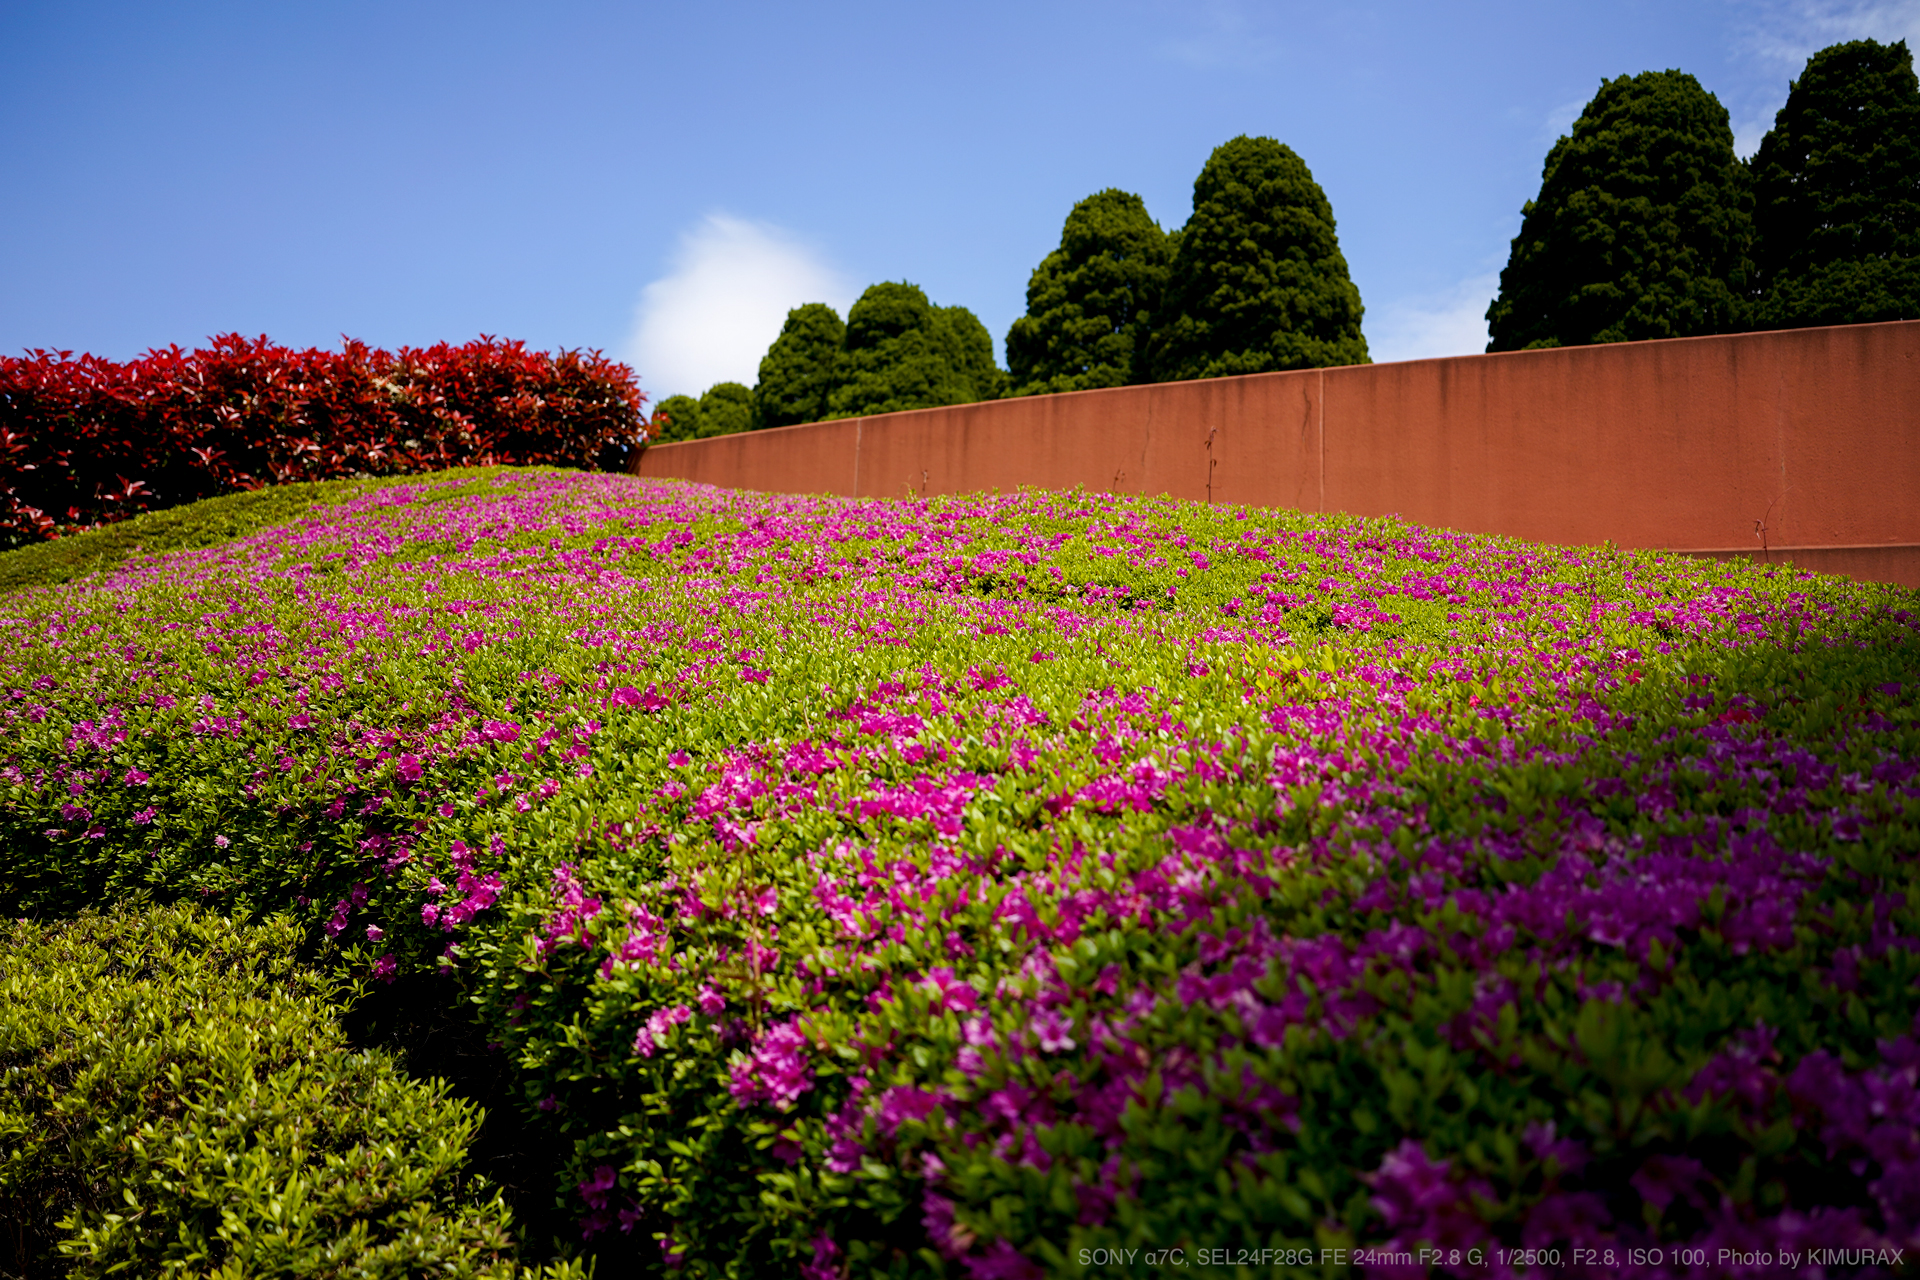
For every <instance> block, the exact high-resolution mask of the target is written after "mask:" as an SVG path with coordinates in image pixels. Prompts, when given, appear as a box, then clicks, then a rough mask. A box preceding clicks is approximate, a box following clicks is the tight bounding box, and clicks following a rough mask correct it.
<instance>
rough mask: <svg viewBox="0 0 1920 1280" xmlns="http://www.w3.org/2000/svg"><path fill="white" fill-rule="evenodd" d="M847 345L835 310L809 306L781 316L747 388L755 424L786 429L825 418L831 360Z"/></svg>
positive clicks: (844, 331) (831, 378)
mask: <svg viewBox="0 0 1920 1280" xmlns="http://www.w3.org/2000/svg"><path fill="white" fill-rule="evenodd" d="M846 343H847V326H846V325H845V324H843V323H842V322H841V320H840V314H839V312H837V311H835V310H834V309H833V308H832V307H829V306H827V305H826V304H825V303H823V302H809V303H807V304H806V305H805V306H803V307H795V308H794V309H793V310H791V311H789V312H787V322H786V324H784V325H782V326H781V328H780V336H779V337H777V338H775V339H774V340H773V345H772V346H771V347H769V348H767V354H766V356H765V358H763V359H762V360H761V361H760V382H759V384H758V385H757V386H755V387H754V389H753V399H754V408H755V410H756V412H757V415H758V421H757V422H756V424H755V425H756V426H760V427H789V426H793V425H794V424H796V423H801V422H818V421H820V420H821V419H822V418H824V417H826V416H827V412H828V410H827V393H828V392H830V391H831V390H832V389H833V376H834V371H833V366H834V361H836V360H837V359H839V357H840V352H841V351H842V349H844V348H845V346H846Z"/></svg>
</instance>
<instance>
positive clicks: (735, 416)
mask: <svg viewBox="0 0 1920 1280" xmlns="http://www.w3.org/2000/svg"><path fill="white" fill-rule="evenodd" d="M752 429H753V392H751V391H749V390H748V389H747V388H746V385H745V384H744V383H739V382H716V383H714V384H713V385H712V386H710V387H708V388H707V392H706V394H705V395H703V396H701V397H700V430H699V438H701V439H706V438H707V437H709V436H730V435H733V434H734V433H735V432H739V431H750V430H752Z"/></svg>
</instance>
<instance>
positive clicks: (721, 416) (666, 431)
mask: <svg viewBox="0 0 1920 1280" xmlns="http://www.w3.org/2000/svg"><path fill="white" fill-rule="evenodd" d="M652 425H653V427H654V429H655V430H656V431H657V432H658V434H656V435H655V436H654V437H653V440H652V443H654V444H672V443H674V442H675V441H676V440H705V439H707V438H708V437H710V436H727V435H732V434H733V433H734V432H736V431H746V430H748V429H749V428H751V427H752V426H753V392H751V391H749V390H747V389H746V387H745V386H743V385H741V384H740V383H738V382H716V383H714V384H713V385H712V386H711V387H708V388H707V391H706V394H705V395H703V396H701V397H700V398H699V399H698V400H695V399H694V398H693V397H692V396H668V397H667V398H666V399H664V400H662V401H661V402H660V403H659V404H657V405H655V406H654V414H653V424H652Z"/></svg>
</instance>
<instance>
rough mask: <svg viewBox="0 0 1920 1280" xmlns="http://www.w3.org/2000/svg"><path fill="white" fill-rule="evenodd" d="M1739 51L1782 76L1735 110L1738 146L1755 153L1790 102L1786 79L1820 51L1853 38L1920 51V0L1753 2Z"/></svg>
mask: <svg viewBox="0 0 1920 1280" xmlns="http://www.w3.org/2000/svg"><path fill="white" fill-rule="evenodd" d="M1739 8H1740V9H1742V10H1743V11H1744V13H1745V18H1744V20H1743V21H1742V22H1741V23H1740V25H1739V28H1738V34H1737V36H1736V47H1737V48H1738V49H1739V51H1740V52H1742V53H1744V54H1746V55H1747V56H1748V57H1750V58H1752V59H1754V60H1755V61H1757V62H1759V63H1761V64H1762V65H1763V66H1765V67H1766V68H1767V70H1768V71H1769V72H1771V73H1773V74H1774V75H1776V76H1778V78H1779V79H1778V85H1779V87H1778V89H1777V90H1775V91H1774V92H1771V93H1769V94H1767V95H1765V97H1764V98H1761V99H1758V100H1756V101H1753V102H1750V103H1746V104H1743V108H1742V109H1740V110H1737V111H1735V112H1734V122H1733V149H1734V150H1735V151H1737V152H1739V153H1740V154H1741V155H1742V156H1751V155H1752V154H1753V153H1754V152H1755V151H1758V150H1759V149H1760V139H1762V138H1763V137H1765V136H1766V133H1767V130H1769V129H1771V128H1773V117H1774V113H1775V112H1777V111H1779V110H1780V108H1781V107H1782V106H1784V105H1785V104H1786V101H1787V82H1788V81H1789V80H1791V79H1793V78H1795V77H1797V76H1798V75H1799V74H1800V71H1801V69H1802V68H1803V67H1805V66H1806V63H1807V58H1808V56H1809V55H1811V54H1813V53H1814V52H1815V51H1817V50H1820V49H1824V48H1826V47H1827V46H1828V45H1831V44H1840V43H1842V42H1844V41H1848V40H1878V41H1880V42H1881V43H1883V44H1891V43H1893V42H1894V41H1896V40H1905V41H1906V42H1907V45H1908V47H1909V48H1913V49H1915V50H1916V52H1920V0H1748V2H1746V3H1742V4H1740V5H1739Z"/></svg>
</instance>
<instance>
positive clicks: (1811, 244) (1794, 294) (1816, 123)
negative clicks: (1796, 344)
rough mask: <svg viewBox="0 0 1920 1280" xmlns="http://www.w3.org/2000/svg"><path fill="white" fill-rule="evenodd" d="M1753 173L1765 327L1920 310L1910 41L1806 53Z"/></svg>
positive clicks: (1918, 152)
mask: <svg viewBox="0 0 1920 1280" xmlns="http://www.w3.org/2000/svg"><path fill="white" fill-rule="evenodd" d="M1753 176H1754V197H1755V201H1754V232H1755V242H1754V260H1755V265H1756V267H1757V268H1758V276H1759V281H1758V290H1757V292H1758V294H1759V298H1758V307H1757V314H1756V316H1755V322H1756V323H1757V325H1758V326H1759V327H1761V328H1767V329H1790V328H1798V327H1801V326H1806V325H1822V324H1857V323H1861V322H1863V321H1869V320H1910V319H1915V318H1920V82H1916V80H1915V78H1914V74H1913V57H1912V55H1911V54H1909V53H1908V52H1907V46H1906V43H1905V42H1904V41H1902V42H1900V43H1898V44H1891V45H1884V44H1880V43H1878V42H1876V41H1873V40H1856V41H1853V42H1852V43H1850V44H1838V45H1834V46H1833V47H1831V48H1828V49H1822V50H1821V51H1820V52H1818V53H1816V54H1814V55H1813V57H1811V58H1809V59H1808V60H1807V66H1806V69H1805V70H1804V71H1803V72H1801V75H1800V78H1799V79H1798V80H1796V81H1794V83H1793V87H1792V89H1791V91H1790V92H1789V93H1788V94H1787V105H1786V106H1784V107H1782V108H1781V109H1780V112H1779V114H1778V115H1776V116H1775V117H1774V121H1773V129H1772V131H1771V132H1769V133H1768V134H1767V136H1766V138H1765V139H1764V140H1762V142H1761V143H1760V150H1759V152H1758V153H1757V154H1755V156H1754V158H1753Z"/></svg>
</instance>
